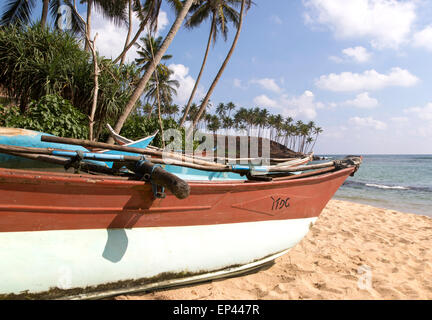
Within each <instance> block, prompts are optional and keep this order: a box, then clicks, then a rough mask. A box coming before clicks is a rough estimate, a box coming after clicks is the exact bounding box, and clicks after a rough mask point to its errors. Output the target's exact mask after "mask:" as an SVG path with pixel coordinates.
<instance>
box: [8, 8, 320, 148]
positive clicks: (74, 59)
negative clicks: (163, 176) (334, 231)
mask: <svg viewBox="0 0 432 320" xmlns="http://www.w3.org/2000/svg"><path fill="white" fill-rule="evenodd" d="M166 2H167V3H169V4H170V5H171V7H172V8H173V9H174V11H175V13H176V19H175V21H174V23H173V25H172V26H171V28H170V30H169V32H168V34H167V35H166V36H165V38H162V37H160V36H158V37H154V36H153V35H154V34H156V30H157V18H158V15H159V11H160V7H161V4H162V0H117V1H101V0H82V1H80V3H81V5H85V6H86V8H87V12H86V17H84V18H83V17H81V16H80V15H79V13H78V11H77V9H76V3H77V2H76V1H70V0H64V1H60V0H44V1H43V5H42V13H41V14H40V17H41V18H40V20H39V21H36V22H34V21H32V19H31V17H32V16H38V14H37V13H35V12H34V9H35V3H36V2H35V1H34V0H29V1H23V0H10V1H8V2H7V3H6V4H5V6H4V8H0V9H3V12H2V13H1V15H0V92H1V93H2V94H3V97H1V99H2V100H0V103H3V105H0V115H1V117H0V126H14V127H21V128H28V129H34V130H38V131H44V132H47V133H51V134H55V135H60V136H68V137H75V138H88V139H94V140H107V141H108V142H112V139H111V138H110V137H109V134H108V131H107V130H106V128H105V124H106V123H109V124H110V125H111V126H113V127H114V129H115V130H116V131H117V132H120V133H121V134H122V135H124V136H127V137H128V138H130V139H136V138H140V137H142V136H145V135H149V134H152V133H154V131H156V130H160V131H163V129H164V128H181V129H182V130H183V135H185V134H186V133H185V132H184V127H186V126H190V127H192V128H193V129H195V130H200V131H205V132H211V133H214V134H226V135H228V134H230V135H234V134H235V135H238V134H240V133H241V134H245V135H249V136H252V135H254V136H257V137H261V138H268V139H271V140H274V141H277V142H279V143H281V144H283V145H285V146H287V147H288V148H290V149H292V150H296V151H299V152H309V151H311V150H313V147H314V145H315V143H316V140H317V137H318V136H319V134H320V133H321V132H322V129H321V128H320V127H318V126H316V124H315V123H314V122H312V121H310V122H308V123H304V122H302V121H301V120H297V121H295V120H294V119H293V118H291V117H283V116H282V115H280V114H277V115H273V114H271V113H270V112H269V110H267V109H265V108H261V107H259V106H253V107H251V108H244V107H242V108H237V107H236V106H235V104H234V103H232V102H228V103H218V104H213V103H212V102H211V100H210V98H211V95H212V92H213V91H214V88H215V86H216V85H217V83H218V81H219V79H220V78H221V76H222V73H223V72H224V70H225V68H226V66H227V64H228V62H229V60H230V57H231V56H232V54H233V51H234V49H235V47H236V44H237V41H238V38H239V36H240V32H241V27H242V22H243V19H244V16H245V14H246V12H247V11H248V10H249V9H250V7H251V5H252V4H253V2H252V1H251V0H196V1H194V0H166ZM62 5H66V6H68V8H69V9H70V12H71V17H72V21H71V22H72V26H71V27H72V29H70V30H62V29H61V28H60V27H59V26H60V24H59V23H58V22H59V19H60V11H59V10H60V8H61V6H62ZM94 10H98V11H99V12H102V14H103V15H104V17H106V18H108V19H110V20H111V21H114V22H115V23H116V24H117V25H126V26H128V33H127V36H126V39H125V41H124V48H123V51H122V52H121V53H120V55H119V56H118V57H116V58H114V59H107V58H105V57H103V56H100V55H99V54H98V52H97V41H96V37H94V38H93V39H91V38H90V31H91V27H92V12H93V11H94ZM48 14H50V16H51V18H49V17H48ZM133 15H135V16H136V17H138V20H139V28H138V31H137V32H136V33H135V34H132V23H133V21H134V20H133V19H132V17H133ZM207 21H210V25H209V32H208V38H207V40H206V48H205V52H204V57H203V61H202V64H201V69H200V71H199V74H198V75H197V80H196V82H195V87H194V88H193V90H192V92H191V93H190V97H189V99H188V102H187V103H186V104H185V105H184V106H179V105H177V104H174V101H175V99H174V97H175V96H176V95H177V90H178V88H179V85H180V84H179V82H178V81H176V80H175V79H174V78H173V71H172V70H170V68H169V67H168V65H167V63H168V61H170V59H172V55H170V54H169V53H167V49H168V48H169V45H170V44H171V42H172V40H173V38H174V36H175V34H176V32H177V31H178V30H179V28H180V27H181V26H182V25H183V24H184V26H185V27H186V28H188V29H192V28H197V27H202V26H203V25H204V24H205V22H207ZM50 22H51V25H50ZM230 26H233V28H234V30H235V36H234V39H233V42H232V44H231V47H230V49H229V51H228V53H227V56H226V58H225V60H224V61H223V63H222V65H221V66H220V68H219V71H218V72H217V74H216V75H215V78H214V80H213V81H212V83H211V85H210V87H209V88H208V91H207V93H206V94H205V96H204V98H203V99H202V100H201V101H199V102H197V101H195V102H194V99H195V92H196V88H197V86H198V84H199V82H200V79H201V75H202V74H203V71H204V69H205V66H206V63H207V59H208V54H209V48H210V46H211V44H213V45H215V43H216V39H217V38H218V35H221V36H222V37H223V39H225V40H226V39H227V35H228V31H229V27H230ZM132 46H136V47H137V48H138V50H137V53H138V58H137V59H135V61H132V62H126V59H125V57H126V53H127V52H128V50H130V48H131V47H132ZM5 94H6V97H5ZM190 132H191V131H189V132H188V134H189V133H190ZM155 145H157V146H162V145H163V141H162V140H161V138H160V135H158V136H157V138H156V139H155Z"/></svg>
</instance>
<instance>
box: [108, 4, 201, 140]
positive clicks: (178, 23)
mask: <svg viewBox="0 0 432 320" xmlns="http://www.w3.org/2000/svg"><path fill="white" fill-rule="evenodd" d="M193 2H194V0H187V1H186V2H185V4H184V6H183V8H182V9H181V11H180V12H179V14H178V15H177V18H176V20H175V21H174V23H173V25H172V26H171V29H170V31H169V32H168V34H167V36H166V37H165V40H164V42H163V43H162V46H161V48H160V50H159V51H158V52H157V53H156V55H155V59H154V63H153V64H152V65H151V66H149V68H148V69H147V70H146V71H145V73H144V75H143V77H142V78H141V80H140V81H139V83H138V85H137V87H136V88H135V90H134V92H133V93H132V95H131V97H130V99H129V101H128V103H127V104H126V106H125V109H124V111H123V113H122V114H121V115H120V117H119V118H118V120H117V122H116V124H115V126H114V130H115V132H117V133H119V132H120V130H121V129H122V127H123V124H124V123H125V122H126V119H127V118H128V116H129V114H130V113H131V112H132V110H133V109H134V107H135V104H136V102H137V101H138V99H139V98H140V97H141V95H142V93H143V92H144V89H145V87H146V85H147V82H148V81H149V80H150V77H151V75H152V74H153V72H154V71H155V69H156V67H155V66H157V65H158V64H159V62H160V60H161V58H162V56H163V55H164V53H165V52H166V50H167V49H168V47H169V45H170V44H171V42H172V41H173V39H174V37H175V35H176V33H177V31H178V30H179V29H180V27H181V25H182V23H183V20H184V19H185V17H186V14H187V13H188V11H189V9H190V7H191V6H192V4H193ZM107 142H108V143H113V142H114V139H113V138H112V137H110V138H108V140H107Z"/></svg>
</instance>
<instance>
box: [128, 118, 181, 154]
mask: <svg viewBox="0 0 432 320" xmlns="http://www.w3.org/2000/svg"><path fill="white" fill-rule="evenodd" d="M162 124H163V128H164V130H167V129H178V130H180V126H179V124H178V122H177V121H175V120H174V119H171V118H168V119H162ZM157 130H159V133H158V134H157V135H156V137H155V138H154V140H153V142H152V145H154V146H156V147H159V148H162V135H161V134H160V126H159V120H158V118H157V117H152V118H150V119H149V118H148V117H146V116H144V117H143V116H139V115H131V116H130V117H129V118H128V120H127V121H126V122H125V124H124V126H123V128H122V130H121V135H122V136H125V137H127V138H128V139H131V140H137V139H141V138H143V137H145V136H148V135H151V134H153V133H155V132H156V131H157ZM181 130H182V132H183V131H184V130H183V129H181ZM183 136H184V132H183Z"/></svg>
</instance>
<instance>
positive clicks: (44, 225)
mask: <svg viewBox="0 0 432 320" xmlns="http://www.w3.org/2000/svg"><path fill="white" fill-rule="evenodd" d="M360 163H361V158H357V157H354V158H349V159H345V160H340V161H339V160H334V161H332V162H331V163H330V164H329V166H327V167H325V168H324V166H322V165H321V166H322V167H323V169H318V170H308V171H305V168H302V173H301V174H297V175H288V176H285V177H277V178H274V179H271V180H270V181H249V180H248V181H236V180H228V181H187V185H188V188H189V189H188V196H187V197H179V196H178V195H177V194H174V193H173V192H171V191H170V190H166V191H165V192H164V196H162V197H161V196H160V195H157V194H156V193H155V188H154V184H153V183H152V182H151V181H138V180H134V179H131V178H127V177H114V176H98V175H89V174H70V173H57V172H55V173H53V172H41V171H27V170H19V169H6V168H1V169H0V261H1V263H0V284H1V285H0V298H2V299H92V298H102V297H107V296H113V295H118V294H124V293H133V292H139V291H146V290H152V289H157V288H165V287H170V286H177V285H184V284H189V283H194V282H199V281H204V280H210V279H217V278H221V277H226V276H232V275H236V274H242V273H244V272H247V271H250V270H251V269H254V268H257V267H259V266H261V265H263V264H265V263H268V262H271V261H273V260H274V259H275V258H277V257H279V256H281V255H283V254H285V253H286V252H287V251H288V250H289V249H290V248H292V247H293V246H294V245H295V244H296V243H298V242H299V241H300V240H301V239H302V238H303V237H304V236H305V235H306V233H307V232H308V230H309V228H310V226H311V225H312V224H313V223H314V222H315V221H316V219H317V218H318V216H319V215H320V213H321V211H322V210H323V208H324V207H325V206H326V204H327V202H328V201H329V200H330V198H331V197H332V196H333V194H334V193H335V192H336V190H337V189H338V188H339V187H340V186H341V184H342V183H343V182H344V181H345V180H346V178H347V177H348V176H349V175H353V174H354V172H355V171H356V170H357V168H358V166H359V165H360ZM303 167H306V166H303ZM311 168H312V167H311ZM157 169H158V170H163V169H161V168H157ZM153 171H154V168H153V169H151V172H152V173H153ZM293 171H295V170H294V169H293ZM180 198H182V199H180Z"/></svg>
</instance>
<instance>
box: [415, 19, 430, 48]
mask: <svg viewBox="0 0 432 320" xmlns="http://www.w3.org/2000/svg"><path fill="white" fill-rule="evenodd" d="M413 44H414V46H416V47H423V48H426V49H427V50H429V51H432V25H429V26H427V27H426V28H424V29H423V30H421V31H419V32H417V33H415V34H414V39H413Z"/></svg>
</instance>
